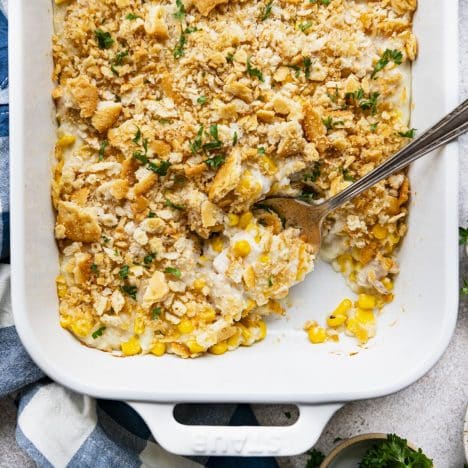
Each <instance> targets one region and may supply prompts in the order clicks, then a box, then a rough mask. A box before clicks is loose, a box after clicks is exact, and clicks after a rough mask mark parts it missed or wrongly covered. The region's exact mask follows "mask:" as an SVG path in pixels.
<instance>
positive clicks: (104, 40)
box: [94, 29, 114, 49]
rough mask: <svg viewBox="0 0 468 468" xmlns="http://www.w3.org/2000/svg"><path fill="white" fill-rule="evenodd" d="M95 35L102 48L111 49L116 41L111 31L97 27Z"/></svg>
mask: <svg viewBox="0 0 468 468" xmlns="http://www.w3.org/2000/svg"><path fill="white" fill-rule="evenodd" d="M94 37H95V38H96V41H97V43H98V47H99V48H100V49H109V48H110V47H112V44H113V43H114V39H112V36H111V35H110V33H109V32H105V31H103V30H102V29H96V31H94Z"/></svg>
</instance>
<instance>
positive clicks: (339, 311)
mask: <svg viewBox="0 0 468 468" xmlns="http://www.w3.org/2000/svg"><path fill="white" fill-rule="evenodd" d="M351 307H353V301H351V299H343V300H342V301H341V302H340V303H339V304H338V307H337V308H336V309H335V310H334V311H333V315H347V314H348V311H349V310H350V309H351Z"/></svg>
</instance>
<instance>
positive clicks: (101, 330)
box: [91, 327, 106, 340]
mask: <svg viewBox="0 0 468 468" xmlns="http://www.w3.org/2000/svg"><path fill="white" fill-rule="evenodd" d="M105 329H106V327H100V328H98V329H97V330H96V331H94V332H93V334H92V335H91V336H92V337H93V339H94V340H95V339H96V338H98V337H99V336H102V332H103V331H104V330H105Z"/></svg>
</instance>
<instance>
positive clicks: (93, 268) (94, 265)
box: [91, 263, 98, 275]
mask: <svg viewBox="0 0 468 468" xmlns="http://www.w3.org/2000/svg"><path fill="white" fill-rule="evenodd" d="M91 271H92V272H93V273H94V274H95V275H97V273H98V266H97V265H96V264H95V263H93V264H92V265H91Z"/></svg>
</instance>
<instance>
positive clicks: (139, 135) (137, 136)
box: [132, 127, 141, 145]
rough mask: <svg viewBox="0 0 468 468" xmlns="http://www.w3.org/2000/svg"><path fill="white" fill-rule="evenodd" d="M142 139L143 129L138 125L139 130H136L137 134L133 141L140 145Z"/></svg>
mask: <svg viewBox="0 0 468 468" xmlns="http://www.w3.org/2000/svg"><path fill="white" fill-rule="evenodd" d="M140 140H141V130H140V127H137V131H136V132H135V136H134V137H133V139H132V141H133V143H135V145H139V144H140Z"/></svg>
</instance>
